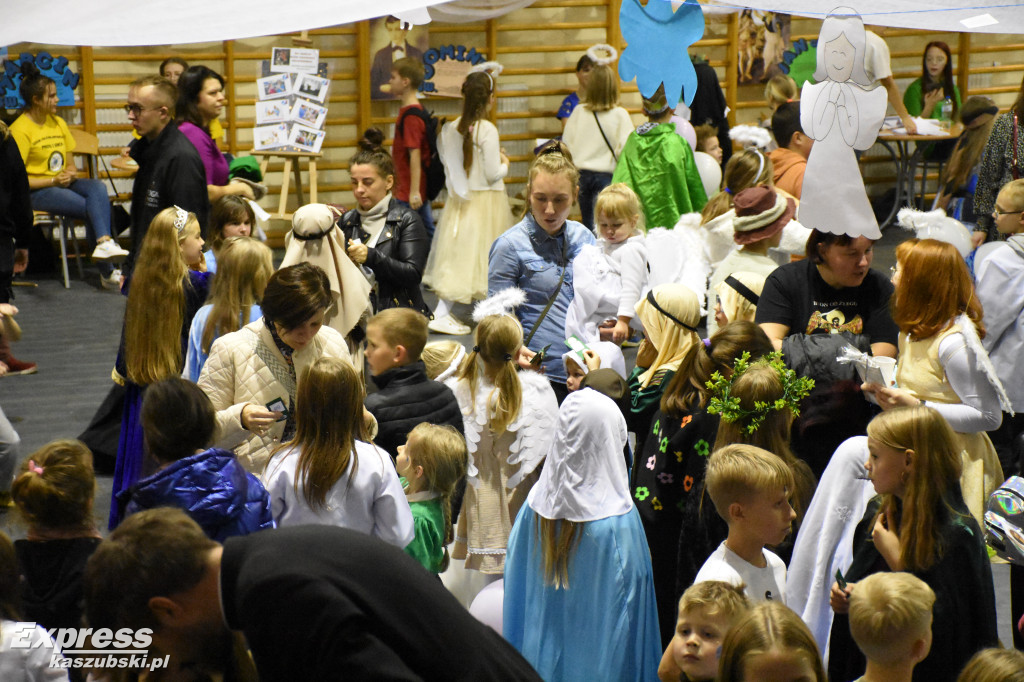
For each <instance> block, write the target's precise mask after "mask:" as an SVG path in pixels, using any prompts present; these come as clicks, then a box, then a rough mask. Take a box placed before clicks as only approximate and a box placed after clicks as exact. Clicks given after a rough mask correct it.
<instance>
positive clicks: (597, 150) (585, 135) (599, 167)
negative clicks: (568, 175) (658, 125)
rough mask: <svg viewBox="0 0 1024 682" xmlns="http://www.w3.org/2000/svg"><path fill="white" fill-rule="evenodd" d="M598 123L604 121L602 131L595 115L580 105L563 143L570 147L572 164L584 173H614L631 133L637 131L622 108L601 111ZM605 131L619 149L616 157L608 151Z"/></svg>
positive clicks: (598, 114) (566, 130)
mask: <svg viewBox="0 0 1024 682" xmlns="http://www.w3.org/2000/svg"><path fill="white" fill-rule="evenodd" d="M597 120H598V121H600V122H601V129H600V130H599V129H598V127H597V121H595V120H594V112H593V111H592V110H590V109H588V108H587V106H586V105H585V104H580V105H579V106H578V107H576V108H575V109H573V110H572V115H571V116H569V120H568V121H567V122H566V124H565V132H563V133H562V141H563V142H565V144H566V146H567V147H569V151H570V152H571V153H572V161H573V163H574V164H576V167H577V168H579V169H580V170H587V171H593V172H595V173H614V172H615V163H616V157H617V156H618V155H619V154H621V153H622V148H623V146H625V144H626V140H627V139H628V138H629V134H630V133H631V132H633V121H632V119H630V117H629V112H628V111H626V110H625V109H623V108H622V107H613V108H611V109H609V110H608V111H599V112H597ZM601 130H603V131H604V135H605V137H607V138H608V142H609V143H610V144H611V145H612V147H613V148H614V149H615V156H612V153H611V151H610V150H609V149H608V144H606V143H605V141H604V137H602V136H601Z"/></svg>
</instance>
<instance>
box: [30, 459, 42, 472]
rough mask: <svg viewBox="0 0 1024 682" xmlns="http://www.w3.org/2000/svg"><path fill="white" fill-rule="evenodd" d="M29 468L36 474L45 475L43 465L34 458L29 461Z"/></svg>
mask: <svg viewBox="0 0 1024 682" xmlns="http://www.w3.org/2000/svg"><path fill="white" fill-rule="evenodd" d="M28 470H29V471H31V472H32V473H34V474H39V475H40V476H42V475H43V467H41V466H39V465H37V464H36V462H35V460H34V459H30V460H29V461H28Z"/></svg>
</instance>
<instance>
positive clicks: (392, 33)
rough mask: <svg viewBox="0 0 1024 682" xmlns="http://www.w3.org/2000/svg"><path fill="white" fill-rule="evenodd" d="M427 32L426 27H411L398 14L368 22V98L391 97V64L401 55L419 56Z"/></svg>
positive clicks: (420, 57)
mask: <svg viewBox="0 0 1024 682" xmlns="http://www.w3.org/2000/svg"><path fill="white" fill-rule="evenodd" d="M429 42H430V35H429V33H428V29H427V27H426V26H413V25H412V24H409V23H408V22H405V21H401V20H400V19H399V18H398V17H393V16H387V17H381V18H380V19H375V20H373V21H371V22H370V51H371V52H373V64H372V65H371V66H370V98H371V99H395V96H394V95H392V94H391V86H390V85H389V83H388V81H390V80H391V65H392V64H393V63H394V62H395V60H397V59H401V58H402V57H414V58H416V59H420V60H422V59H423V53H424V52H426V51H427V46H428V43H429Z"/></svg>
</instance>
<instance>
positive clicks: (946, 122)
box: [942, 97, 953, 130]
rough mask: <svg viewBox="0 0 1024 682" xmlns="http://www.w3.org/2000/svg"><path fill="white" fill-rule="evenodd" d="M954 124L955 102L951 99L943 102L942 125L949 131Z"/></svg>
mask: <svg viewBox="0 0 1024 682" xmlns="http://www.w3.org/2000/svg"><path fill="white" fill-rule="evenodd" d="M952 122H953V100H952V99H951V98H949V97H947V98H946V99H945V101H943V102H942V123H943V127H945V128H946V129H947V130H949V127H950V124H952Z"/></svg>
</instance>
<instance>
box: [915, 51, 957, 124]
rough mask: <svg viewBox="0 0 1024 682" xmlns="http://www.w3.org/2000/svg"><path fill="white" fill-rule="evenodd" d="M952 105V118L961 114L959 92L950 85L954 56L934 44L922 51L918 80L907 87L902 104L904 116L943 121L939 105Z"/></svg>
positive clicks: (954, 86) (953, 85) (951, 82)
mask: <svg viewBox="0 0 1024 682" xmlns="http://www.w3.org/2000/svg"><path fill="white" fill-rule="evenodd" d="M947 98H948V99H950V100H951V101H952V102H953V113H952V116H951V118H952V119H954V120H955V119H956V113H957V112H958V111H960V91H959V90H957V87H956V85H955V84H954V83H953V55H952V54H951V53H950V51H949V45H947V44H946V43H944V42H942V41H941V40H933V41H932V42H930V43H928V45H926V46H925V48H924V56H922V57H921V77H920V78H918V79H917V80H916V81H914V82H913V83H911V84H910V85H908V86H907V91H906V92H904V93H903V104H904V106H906V107H907V113H908V114H910V115H911V116H920V117H921V118H942V103H943V101H945V100H946V99H947Z"/></svg>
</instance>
